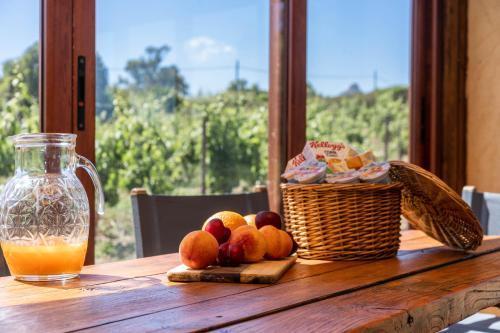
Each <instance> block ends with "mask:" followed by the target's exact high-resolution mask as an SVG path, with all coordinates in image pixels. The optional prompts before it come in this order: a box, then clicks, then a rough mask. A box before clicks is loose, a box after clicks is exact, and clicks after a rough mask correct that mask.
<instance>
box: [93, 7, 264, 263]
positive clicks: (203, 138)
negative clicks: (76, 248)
mask: <svg viewBox="0 0 500 333" xmlns="http://www.w3.org/2000/svg"><path fill="white" fill-rule="evenodd" d="M268 7H269V3H268V1H267V0H239V1H233V0H217V1H196V0H189V1H174V0H170V1H165V0H161V1H160V0H157V1H154V0H146V1H145V0H141V1H107V0H98V1H97V2H96V22H97V24H96V28H97V29H96V30H97V33H96V45H97V46H96V53H97V54H96V57H97V62H96V65H97V66H96V71H97V76H96V162H97V168H98V170H99V173H100V175H101V177H102V179H103V182H104V186H105V191H106V201H107V213H106V215H105V216H104V218H103V219H101V220H100V222H99V228H98V231H97V240H96V242H97V247H96V255H97V261H100V262H102V261H107V260H115V259H119V258H127V257H133V256H134V249H133V246H134V239H133V227H132V216H131V215H132V213H131V207H130V196H129V191H130V190H131V189H132V188H134V187H146V188H147V189H148V190H149V192H150V193H154V194H174V195H185V194H200V193H206V194H214V193H236V192H245V191H252V189H253V187H254V186H255V184H258V183H264V182H265V180H266V177H267V90H268V89H267V86H268V82H267V80H268V68H267V67H268V46H269V41H268V34H269V33H268V22H269V14H268V10H269V9H268ZM207 214H208V212H207ZM201 223H202V221H200V224H201Z"/></svg>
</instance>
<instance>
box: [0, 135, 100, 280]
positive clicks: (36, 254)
mask: <svg viewBox="0 0 500 333" xmlns="http://www.w3.org/2000/svg"><path fill="white" fill-rule="evenodd" d="M12 140H13V143H14V146H15V168H16V170H15V175H14V177H13V178H11V179H10V180H9V181H8V183H7V184H6V185H5V188H4V189H3V192H2V194H0V244H1V246H2V250H3V254H4V257H5V261H6V262H7V265H8V267H9V270H10V272H11V274H12V275H13V276H15V277H16V279H18V280H23V281H50V280H64V279H69V278H73V277H76V276H78V274H79V273H80V271H81V269H82V266H83V262H84V259H85V253H86V251H87V239H88V234H89V201H88V198H87V194H86V193H85V189H84V188H83V185H82V183H81V182H80V181H79V180H78V178H77V177H76V174H75V170H76V168H79V167H81V168H83V169H84V170H86V171H87V172H88V174H89V175H90V177H91V179H92V181H93V183H94V186H95V195H96V199H97V206H96V207H97V212H98V214H101V215H102V214H103V212H104V195H103V191H102V187H101V182H100V181H99V176H98V174H97V171H96V169H95V167H94V165H93V164H92V163H91V162H90V161H89V160H88V159H86V158H85V157H82V156H79V155H77V154H76V152H75V144H76V135H75V134H60V133H47V134H45V133H41V134H20V135H16V136H14V137H12Z"/></svg>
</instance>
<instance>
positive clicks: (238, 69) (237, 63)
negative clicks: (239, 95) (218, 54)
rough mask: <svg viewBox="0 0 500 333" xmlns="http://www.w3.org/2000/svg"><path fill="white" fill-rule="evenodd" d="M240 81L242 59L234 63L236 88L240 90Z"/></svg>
mask: <svg viewBox="0 0 500 333" xmlns="http://www.w3.org/2000/svg"><path fill="white" fill-rule="evenodd" d="M239 81H240V61H239V60H236V63H235V64H234V82H235V83H236V90H240V89H239V88H238V82H239Z"/></svg>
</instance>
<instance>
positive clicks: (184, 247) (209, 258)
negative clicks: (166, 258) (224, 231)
mask: <svg viewBox="0 0 500 333" xmlns="http://www.w3.org/2000/svg"><path fill="white" fill-rule="evenodd" d="M179 254H180V256H181V261H182V263H183V264H184V265H186V266H188V267H190V268H193V269H202V268H206V267H208V266H210V265H212V264H214V263H215V262H216V260H217V255H218V254H219V243H218V242H217V239H215V237H214V236H212V234H211V233H209V232H207V231H202V230H197V231H192V232H190V233H189V234H187V235H186V236H184V238H183V239H182V241H181V244H180V245H179Z"/></svg>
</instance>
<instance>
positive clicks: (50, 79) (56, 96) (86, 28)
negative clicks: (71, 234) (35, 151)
mask: <svg viewBox="0 0 500 333" xmlns="http://www.w3.org/2000/svg"><path fill="white" fill-rule="evenodd" d="M40 8H41V20H40V22H41V29H40V51H39V52H40V54H39V57H40V62H39V63H40V68H39V70H40V75H39V76H40V89H39V91H40V93H39V100H40V124H41V130H42V132H47V133H57V132H59V133H75V134H77V135H78V138H77V146H76V151H77V153H78V154H81V155H83V156H85V157H87V158H88V159H90V160H91V161H92V162H95V0H41V3H40ZM78 56H84V57H85V59H86V65H85V101H84V102H85V129H84V130H79V129H78V126H77V124H76V120H77V98H76V96H77V66H76V64H77V59H78ZM78 176H79V178H80V179H81V181H82V183H83V186H84V187H85V190H86V191H87V195H88V198H89V204H90V232H89V243H88V249H87V257H86V258H85V264H92V263H94V238H95V237H94V235H95V227H96V221H97V218H96V214H95V202H94V187H93V185H92V182H91V180H90V178H89V177H88V176H87V175H86V174H85V172H82V171H81V170H79V172H78Z"/></svg>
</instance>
